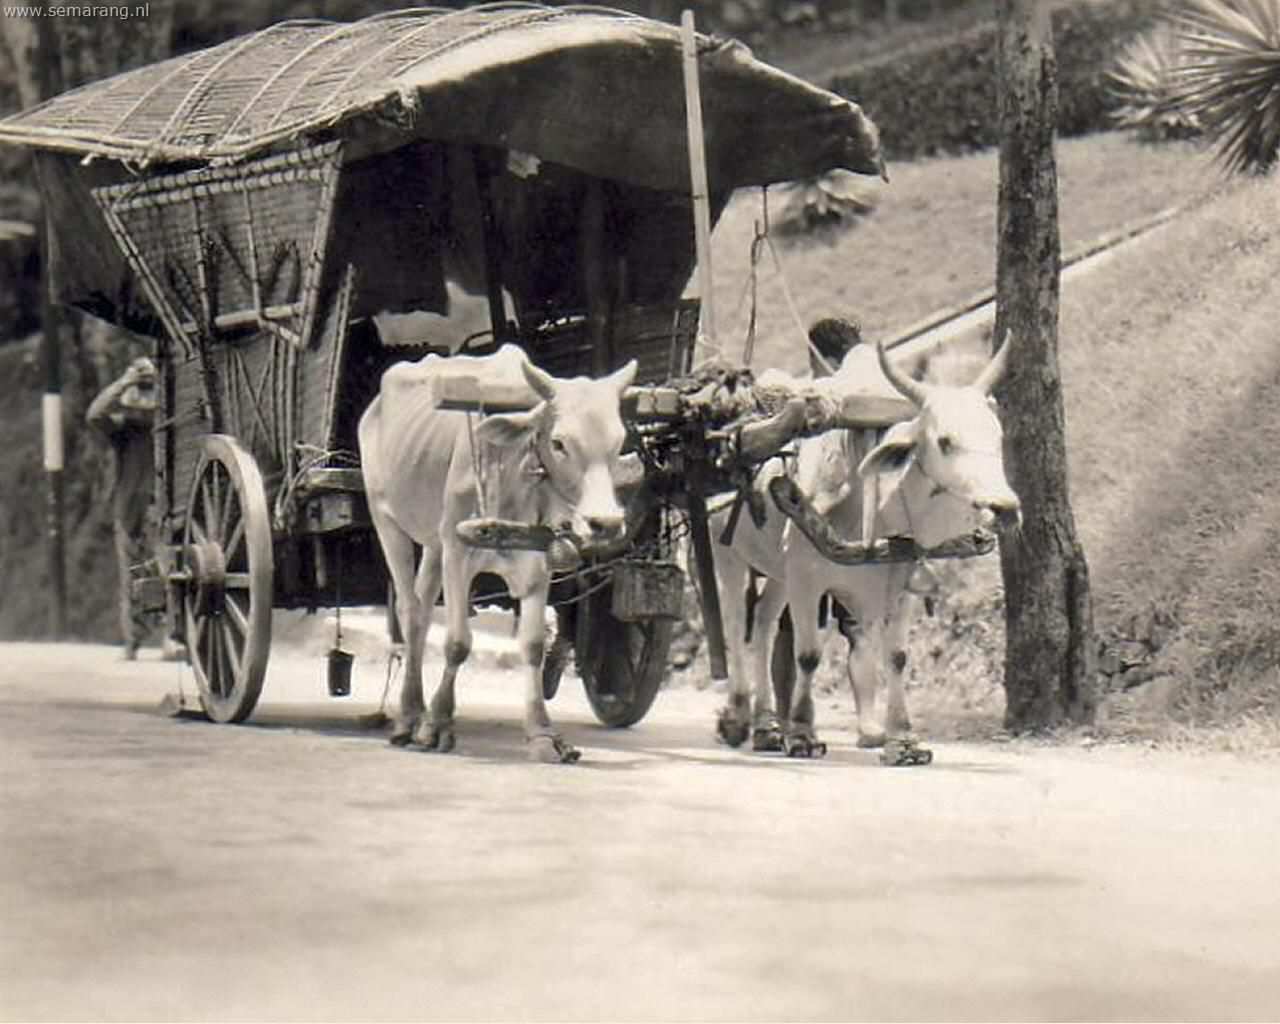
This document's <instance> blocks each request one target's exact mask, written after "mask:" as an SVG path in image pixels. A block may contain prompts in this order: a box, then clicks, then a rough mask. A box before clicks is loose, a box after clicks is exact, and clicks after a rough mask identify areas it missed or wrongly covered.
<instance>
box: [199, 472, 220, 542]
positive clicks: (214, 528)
mask: <svg viewBox="0 0 1280 1024" xmlns="http://www.w3.org/2000/svg"><path fill="white" fill-rule="evenodd" d="M214 475H215V474H214V472H213V470H212V469H211V470H210V472H209V475H208V476H206V477H205V478H204V480H203V481H202V482H201V486H200V506H201V508H202V509H203V510H204V525H205V528H206V529H207V530H208V531H209V537H210V539H212V540H215V541H216V540H218V539H219V538H220V537H221V534H222V527H221V525H220V524H219V523H218V515H217V512H215V511H214V509H215V507H216V504H217V502H216V497H215V494H214V491H215V490H216V486H217V485H216V484H215V483H214Z"/></svg>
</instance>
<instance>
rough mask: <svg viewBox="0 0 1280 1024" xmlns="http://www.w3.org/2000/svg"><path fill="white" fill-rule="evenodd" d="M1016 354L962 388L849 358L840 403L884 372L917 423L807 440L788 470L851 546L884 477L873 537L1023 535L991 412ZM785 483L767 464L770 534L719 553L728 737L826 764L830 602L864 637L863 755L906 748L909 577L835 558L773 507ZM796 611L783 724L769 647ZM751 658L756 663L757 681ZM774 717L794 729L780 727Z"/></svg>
mask: <svg viewBox="0 0 1280 1024" xmlns="http://www.w3.org/2000/svg"><path fill="white" fill-rule="evenodd" d="M1008 349H1009V345H1008V343H1007V342H1006V344H1005V345H1004V346H1002V347H1001V349H1000V351H999V353H998V354H997V355H996V356H995V358H994V359H993V360H992V361H991V362H990V363H988V364H987V366H986V367H985V368H984V369H983V371H982V372H981V374H980V375H979V376H978V379H977V380H976V381H974V382H973V383H972V384H970V385H966V386H964V387H951V386H942V385H926V384H923V383H921V382H919V381H916V380H913V379H911V378H910V377H908V376H907V375H906V374H904V373H903V372H902V371H901V370H899V369H897V368H896V367H894V366H893V365H892V364H890V363H889V361H888V359H887V358H886V357H885V354H884V351H883V349H882V348H880V347H879V346H877V347H876V348H875V349H874V350H873V349H872V347H871V346H869V345H862V346H858V347H857V348H854V349H852V350H851V351H850V352H849V353H848V354H847V355H846V356H845V359H844V361H843V362H842V364H841V366H840V369H839V371H838V372H837V373H836V375H835V376H834V377H833V378H831V382H832V387H833V388H834V389H835V390H836V391H837V393H838V392H839V391H840V390H841V389H842V388H844V387H854V388H856V389H865V388H866V385H867V380H868V376H871V377H872V378H873V379H874V378H879V377H880V374H883V380H887V382H888V383H889V384H891V385H892V386H893V389H895V390H896V391H898V392H900V393H901V394H902V395H904V396H905V397H906V398H908V399H909V400H910V401H911V402H912V404H913V405H915V406H916V408H917V410H918V412H917V413H916V415H915V417H914V418H913V419H911V420H910V421H908V422H905V423H899V424H897V425H895V426H894V427H892V428H891V429H890V430H889V431H888V432H887V433H886V434H885V436H884V437H883V438H882V439H881V440H880V442H879V443H878V444H877V445H875V447H874V448H873V449H872V450H870V451H868V450H867V448H868V445H867V444H866V442H865V441H863V440H862V432H861V431H851V430H833V431H829V432H828V433H826V434H822V435H820V436H817V437H813V438H806V439H804V440H802V441H800V442H799V444H798V445H797V453H796V458H795V466H794V470H793V472H794V477H795V479H796V482H797V484H798V486H799V488H800V491H801V492H802V493H803V494H804V496H805V497H806V498H807V499H808V500H809V502H810V504H811V505H812V506H813V507H814V509H815V510H816V511H817V512H818V513H819V514H821V515H822V516H824V517H825V518H826V519H827V520H828V521H829V523H830V524H831V526H832V527H833V528H834V530H835V531H836V532H837V533H839V534H841V535H842V536H844V537H846V538H854V539H856V538H858V537H860V536H861V534H862V531H863V509H862V501H863V494H864V489H863V487H862V480H863V479H865V478H867V477H869V476H872V475H875V476H878V478H879V480H878V488H879V501H878V507H877V508H876V511H875V518H874V535H875V536H876V537H894V536H910V537H913V538H914V539H915V541H916V542H917V544H918V545H920V546H921V547H923V548H930V547H934V546H936V545H938V544H940V543H942V542H943V541H945V540H948V539H951V538H953V537H957V536H959V535H961V534H964V533H966V532H970V531H972V530H973V529H975V528H976V527H979V526H981V527H987V526H990V525H992V524H995V525H996V526H998V527H999V528H1001V529H1004V528H1007V527H1016V526H1017V525H1018V524H1020V523H1021V507H1020V505H1019V502H1018V497H1017V495H1016V494H1014V492H1013V490H1012V489H1011V488H1010V486H1009V483H1008V481H1007V480H1006V479H1005V473H1004V459H1003V453H1002V436H1003V432H1002V430H1001V426H1000V421H999V419H998V418H997V416H996V411H995V402H994V400H993V399H991V398H989V397H988V396H989V394H990V391H991V389H992V387H994V386H995V384H996V382H997V381H998V380H999V378H1000V376H1001V375H1002V373H1003V372H1004V367H1005V362H1006V358H1007V353H1008ZM877 364H878V368H877ZM783 472H787V470H786V469H784V468H781V467H780V466H779V465H778V464H777V463H776V462H775V463H772V464H770V465H769V466H767V467H766V468H765V470H764V471H762V472H761V473H760V474H759V476H758V478H757V480H756V482H755V485H754V486H755V487H756V488H757V489H760V490H761V491H762V492H763V495H764V498H765V500H766V502H768V504H767V508H768V516H767V520H766V522H765V525H764V527H763V529H761V528H758V527H756V526H755V525H754V523H752V522H751V519H750V517H743V518H742V519H741V521H740V522H739V523H738V525H737V529H736V532H735V534H734V536H733V541H732V545H731V546H724V545H716V576H717V580H718V582H719V586H720V593H721V607H722V608H724V609H726V621H725V635H726V637H725V638H726V644H727V647H728V656H729V673H730V693H729V703H728V706H727V707H725V709H724V710H723V711H722V712H721V717H720V722H719V732H720V735H721V737H722V738H723V739H724V740H726V741H727V742H728V743H730V744H732V745H734V746H737V745H739V744H740V743H742V742H744V741H745V740H746V738H747V735H748V732H750V733H751V735H752V739H753V746H754V747H755V748H756V749H758V750H778V749H782V750H785V751H786V752H787V753H788V754H790V755H792V756H801V757H809V756H815V755H817V756H821V755H822V754H823V753H824V752H825V749H826V748H825V745H823V744H822V743H820V742H819V741H818V738H817V733H816V731H815V728H814V706H813V698H812V684H813V675H814V671H815V670H816V669H817V667H818V663H819V659H820V651H821V647H820V646H819V627H818V604H819V601H820V600H821V598H822V596H823V594H828V593H829V594H831V595H832V596H833V597H835V598H836V599H837V600H839V601H840V602H842V603H843V604H844V605H845V607H846V608H848V609H849V611H850V612H851V613H852V614H853V616H854V618H855V619H856V620H857V623H858V628H859V633H860V634H861V636H860V637H859V638H858V640H857V642H856V643H855V644H854V645H853V649H852V651H851V653H850V670H851V675H852V682H853V692H854V700H855V703H856V706H857V713H858V745H859V746H865V747H875V746H881V745H883V744H884V743H885V741H886V733H887V734H888V736H890V737H892V738H899V737H901V738H906V737H907V735H908V734H909V732H910V729H911V722H910V719H909V717H908V714H907V706H906V699H905V695H904V693H903V683H902V676H903V670H904V668H905V667H906V660H907V655H906V644H905V641H906V633H907V627H908V625H909V620H908V612H909V605H908V599H909V592H908V589H907V585H908V580H909V578H910V576H911V573H912V571H913V569H914V565H913V564H912V563H911V562H896V563H893V562H891V563H879V564H864V565H853V566H845V565H839V564H836V563H834V562H831V561H830V560H828V559H826V558H825V557H824V556H823V555H822V554H821V553H819V551H818V549H817V548H815V547H814V545H813V544H812V543H811V542H810V541H809V540H808V538H807V537H805V536H804V535H803V534H802V533H801V532H800V531H799V530H798V529H797V528H796V527H795V524H793V523H791V522H790V521H789V520H787V519H786V518H785V517H784V516H783V514H782V513H781V512H780V511H779V510H778V509H777V507H776V506H775V505H774V504H773V502H772V501H770V500H769V499H768V493H767V490H766V488H767V486H768V483H769V480H770V479H772V478H773V477H775V476H777V475H778V474H779V473H783ZM726 516H727V513H725V512H721V513H719V515H718V517H717V518H718V519H719V520H720V522H718V523H717V524H716V527H722V526H723V521H724V518H725V517H726ZM751 569H755V570H756V571H757V572H758V573H760V574H762V575H764V576H765V577H766V583H765V586H764V588H763V590H762V592H761V595H760V598H759V600H758V601H757V603H756V613H755V614H756V618H755V623H754V629H753V630H752V641H751V643H750V644H749V645H748V644H747V641H746V609H745V603H744V601H743V594H744V593H745V588H746V586H747V580H748V576H749V570H751ZM788 605H789V606H790V608H791V619H792V623H793V628H794V636H795V660H796V669H797V672H796V689H795V692H794V695H793V697H792V699H791V701H790V707H789V708H785V707H779V709H778V714H775V711H774V706H773V693H772V690H771V687H770V683H769V665H770V644H771V643H772V642H773V640H774V638H775V636H776V626H777V622H778V618H779V616H780V615H781V614H782V611H783V608H784V607H786V606H788ZM748 646H749V647H750V649H751V654H752V655H753V657H752V658H751V660H752V661H753V662H754V665H753V671H752V674H751V675H749V674H748V672H747V648H748ZM882 675H883V676H885V677H887V682H888V701H887V707H886V714H885V716H884V720H883V723H882V722H881V720H880V718H879V715H878V714H877V703H878V698H879V694H880V690H881V686H882V679H881V677H882ZM752 678H754V681H755V685H754V690H755V707H754V710H753V709H752V707H751V690H752V686H751V680H752ZM779 703H780V704H781V703H782V700H781V699H780V701H779ZM779 716H782V717H783V718H785V721H783V722H782V723H781V724H780V723H779Z"/></svg>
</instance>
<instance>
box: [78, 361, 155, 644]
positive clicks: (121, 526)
mask: <svg viewBox="0 0 1280 1024" xmlns="http://www.w3.org/2000/svg"><path fill="white" fill-rule="evenodd" d="M155 395H156V368H155V364H154V363H153V362H152V361H151V360H150V359H149V358H147V357H146V356H142V357H141V358H138V359H135V360H134V361H133V362H132V363H130V364H129V367H128V369H126V370H125V371H124V373H122V374H121V375H120V376H119V377H117V378H116V379H115V380H113V381H112V382H111V383H110V384H108V385H107V386H106V387H105V388H103V389H102V391H100V392H99V393H98V396H97V398H95V399H94V400H93V402H92V403H91V404H90V405H89V410H88V412H87V413H86V415H85V419H86V420H87V422H88V424H89V426H91V427H93V428H94V429H96V430H97V431H98V432H99V433H100V434H101V435H102V436H103V437H104V438H105V439H106V441H107V443H108V444H109V446H110V448H111V452H112V467H111V474H112V476H111V527H112V532H113V534H114V541H115V551H116V571H117V573H118V578H119V590H118V601H119V614H120V634H121V640H122V641H123V643H124V657H125V659H126V660H128V661H132V660H134V659H135V658H137V656H138V648H139V647H140V646H141V644H142V642H143V640H144V639H146V636H147V634H148V633H149V632H150V630H151V624H152V623H151V616H150V614H149V613H147V612H145V611H143V609H142V608H141V607H140V606H139V604H138V602H136V601H135V600H134V597H133V590H132V586H131V583H132V579H133V576H134V572H135V567H138V566H141V565H142V564H144V563H145V562H146V561H147V559H148V558H149V557H150V551H149V550H148V543H147V541H148V537H147V518H148V513H149V511H150V508H151V497H152V473H153V472H154V462H153V459H154V455H153V453H154V445H153V441H152V423H153V420H154V419H155V409H156V397H155Z"/></svg>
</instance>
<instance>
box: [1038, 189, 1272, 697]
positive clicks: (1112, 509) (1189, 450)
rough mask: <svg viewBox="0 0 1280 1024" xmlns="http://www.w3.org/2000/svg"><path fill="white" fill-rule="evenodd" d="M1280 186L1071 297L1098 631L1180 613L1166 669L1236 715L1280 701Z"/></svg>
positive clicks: (1078, 459) (1190, 224)
mask: <svg viewBox="0 0 1280 1024" xmlns="http://www.w3.org/2000/svg"><path fill="white" fill-rule="evenodd" d="M1276 185H1277V182H1276V181H1275V179H1274V178H1273V179H1268V180H1262V181H1253V182H1248V183H1246V184H1245V185H1244V186H1243V187H1241V188H1238V189H1236V190H1234V191H1233V193H1232V194H1230V195H1228V196H1225V197H1223V198H1222V199H1221V200H1219V201H1218V202H1216V203H1214V204H1213V205H1211V206H1209V207H1206V208H1205V209H1203V210H1201V211H1198V212H1197V213H1196V214H1194V215H1192V216H1189V217H1187V218H1185V219H1184V220H1182V221H1181V222H1179V223H1177V224H1175V225H1173V226H1171V227H1170V228H1169V229H1168V230H1167V231H1166V232H1163V233H1162V234H1161V235H1160V236H1159V237H1158V238H1155V239H1152V240H1151V241H1150V243H1149V244H1146V245H1144V246H1143V247H1142V248H1141V250H1140V251H1138V252H1136V253H1134V254H1133V256H1132V257H1131V258H1127V259H1125V260H1123V261H1122V262H1121V261H1118V262H1117V264H1116V265H1115V266H1114V267H1109V268H1107V269H1106V270H1103V271H1101V272H1099V273H1098V274H1096V275H1092V276H1091V277H1089V278H1088V279H1086V280H1082V281H1080V282H1079V284H1078V286H1076V287H1073V288H1072V289H1070V290H1069V291H1068V293H1067V295H1066V297H1065V301H1064V303H1063V318H1062V342H1063V358H1062V364H1063V375H1064V379H1065V384H1066V395H1067V414H1068V425H1069V430H1070V432H1071V433H1070V446H1071V480H1072V486H1073V488H1074V494H1073V497H1074V504H1075V507H1076V510H1077V516H1078V518H1079V522H1080V528H1081V533H1082V537H1083V540H1084V543H1085V545H1086V548H1087V550H1088V552H1089V555H1090V559H1091V564H1092V566H1093V577H1094V590H1095V601H1096V607H1097V610H1098V615H1099V622H1100V625H1102V626H1104V627H1105V626H1108V625H1111V626H1119V625H1122V624H1123V623H1124V621H1125V620H1126V619H1127V618H1128V617H1130V616H1132V615H1134V614H1141V613H1143V612H1144V611H1145V610H1146V609H1147V608H1148V607H1150V606H1152V605H1155V606H1158V607H1160V608H1162V609H1164V610H1166V611H1168V612H1170V613H1171V614H1172V616H1173V618H1174V620H1175V622H1176V623H1177V624H1178V627H1179V628H1178V632H1177V634H1176V636H1175V638H1174V641H1173V642H1172V643H1170V644H1168V645H1167V646H1166V647H1165V648H1164V649H1163V650H1162V652H1161V657H1160V659H1159V662H1158V663H1159V664H1160V666H1161V667H1163V668H1165V669H1167V670H1168V671H1169V672H1170V673H1171V674H1172V675H1173V677H1174V679H1175V680H1176V682H1177V684H1178V685H1179V687H1180V688H1181V690H1182V692H1183V694H1184V695H1191V694H1195V695H1198V696H1202V697H1209V698H1210V704H1209V705H1208V707H1209V708H1210V709H1212V708H1213V707H1216V709H1217V710H1218V711H1221V712H1224V713H1225V714H1226V715H1227V716H1234V715H1237V714H1240V713H1242V712H1245V711H1248V710H1250V709H1253V708H1258V707H1269V708H1270V710H1271V711H1272V712H1280V686H1277V684H1276V679H1275V674H1276V665H1277V663H1280V628H1278V627H1277V623H1280V522H1278V521H1277V520H1276V518H1275V515H1274V510H1273V505H1274V500H1275V497H1274V492H1275V487H1276V484H1275V475H1276V474H1275V469H1276V457H1277V453H1278V452H1280V348H1277V346H1276V331H1277V325H1280V293H1277V291H1276V289H1275V268H1276V266H1277V265H1280V228H1278V227H1277V225H1278V224H1280V194H1278V193H1277V191H1276ZM1197 709H1198V710H1200V711H1203V710H1206V705H1205V704H1199V705H1198V706H1197Z"/></svg>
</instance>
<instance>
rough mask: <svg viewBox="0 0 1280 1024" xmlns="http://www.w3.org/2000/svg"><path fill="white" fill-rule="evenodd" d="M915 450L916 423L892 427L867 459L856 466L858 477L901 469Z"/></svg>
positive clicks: (869, 453)
mask: <svg viewBox="0 0 1280 1024" xmlns="http://www.w3.org/2000/svg"><path fill="white" fill-rule="evenodd" d="M915 450H916V421H915V420H912V421H911V422H910V423H899V424H897V425H896V426H894V427H893V428H892V429H891V430H890V431H889V432H888V433H887V434H886V435H885V437H884V440H883V441H881V442H880V443H879V444H878V445H876V446H875V448H873V449H872V450H871V451H870V452H868V453H867V457H866V458H865V459H863V460H862V462H861V463H860V464H859V465H858V475H859V476H862V477H866V476H870V475H871V474H873V473H883V472H886V471H889V470H894V469H901V468H902V466H903V465H904V464H905V463H906V461H907V459H908V458H910V456H911V453H912V452H914V451H915Z"/></svg>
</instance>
